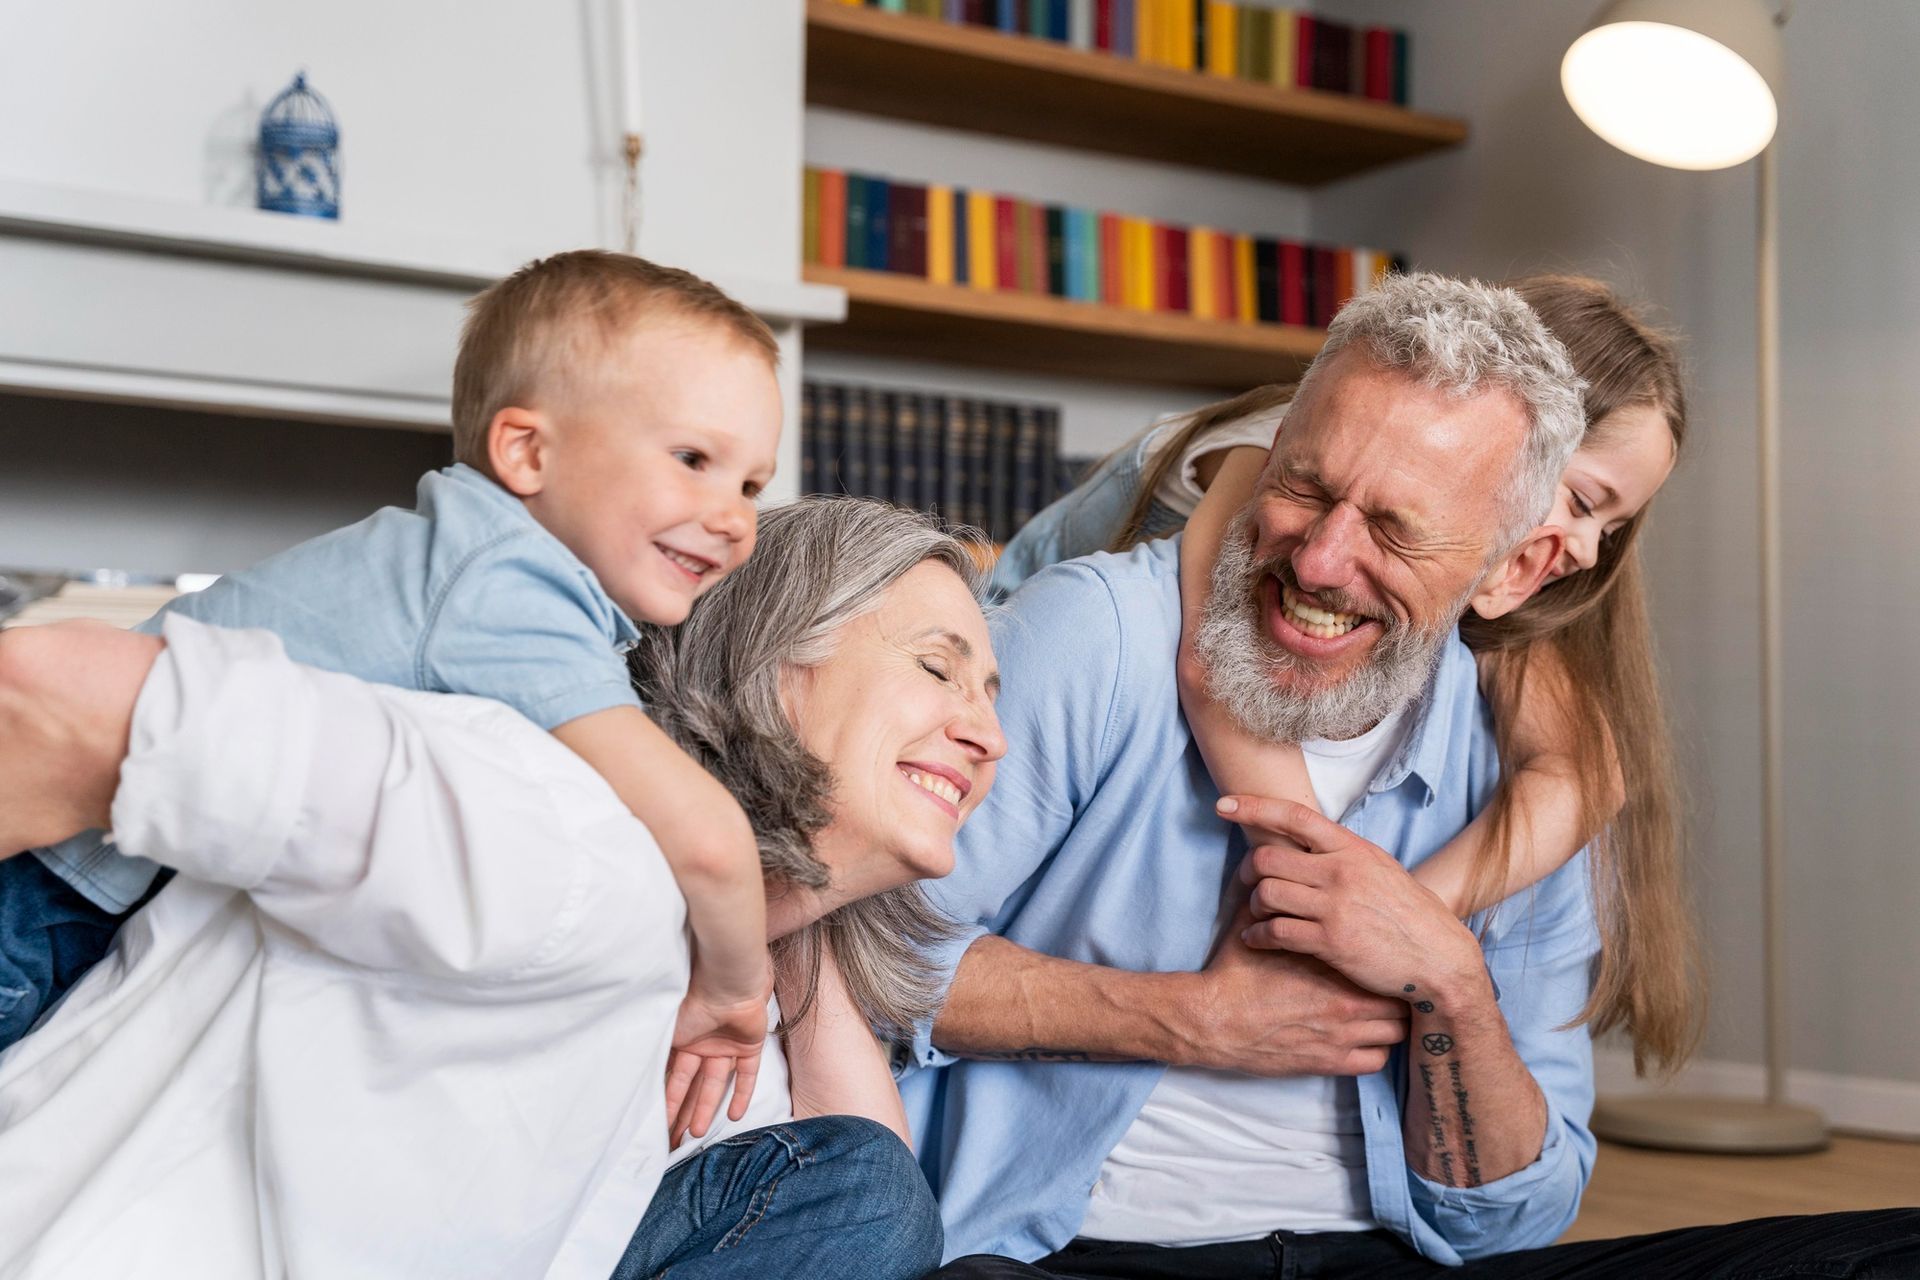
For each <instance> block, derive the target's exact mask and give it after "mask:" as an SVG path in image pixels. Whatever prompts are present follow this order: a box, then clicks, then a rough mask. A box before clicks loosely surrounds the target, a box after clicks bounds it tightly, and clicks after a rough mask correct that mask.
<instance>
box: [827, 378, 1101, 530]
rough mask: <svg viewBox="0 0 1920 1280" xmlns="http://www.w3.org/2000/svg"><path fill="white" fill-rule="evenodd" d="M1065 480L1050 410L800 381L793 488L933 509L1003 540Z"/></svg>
mask: <svg viewBox="0 0 1920 1280" xmlns="http://www.w3.org/2000/svg"><path fill="white" fill-rule="evenodd" d="M1067 483H1068V475H1067V468H1065V467H1064V466H1063V465H1062V464H1061V460H1060V410H1059V409H1058V408H1056V407H1054V406H1052V405H1044V404H1027V403H1013V402H1008V401H998V400H979V399H973V398H969V397H959V396H944V395H929V394H924V393H921V392H915V391H893V390H885V389H881V388H876V387H866V386H853V385H846V384H841V383H831V382H817V381H811V380H810V381H808V382H806V383H804V384H803V386H802V388H801V396H800V487H801V490H802V492H805V493H850V494H855V495H857V496H860V497H867V498H881V499H884V500H886V501H888V502H896V503H899V504H900V505H901V506H906V507H917V508H919V509H920V510H922V511H932V512H936V513H938V514H939V515H940V517H941V518H942V519H944V520H946V521H947V522H948V523H949V524H956V525H962V524H964V525H972V526H974V527H975V528H978V529H984V530H986V532H987V534H988V536H989V537H991V538H992V539H993V540H994V541H995V542H1005V541H1006V540H1007V539H1008V538H1010V537H1012V536H1013V534H1014V531H1015V530H1016V529H1018V528H1019V527H1020V526H1021V525H1023V524H1025V523H1026V522H1027V521H1028V520H1031V519H1032V518H1033V516H1034V514H1035V513H1036V512H1038V511H1039V510H1040V508H1042V507H1044V506H1046V505H1047V504H1048V503H1050V502H1052V501H1053V500H1054V498H1056V497H1058V496H1059V494H1060V493H1061V492H1062V491H1063V490H1064V488H1065V487H1066V485H1067Z"/></svg>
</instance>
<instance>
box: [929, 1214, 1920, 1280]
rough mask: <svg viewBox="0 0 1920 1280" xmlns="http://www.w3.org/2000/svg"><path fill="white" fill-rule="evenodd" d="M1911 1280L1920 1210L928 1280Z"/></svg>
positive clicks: (1160, 1256) (944, 1273) (1130, 1254)
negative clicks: (1804, 1279)
mask: <svg viewBox="0 0 1920 1280" xmlns="http://www.w3.org/2000/svg"><path fill="white" fill-rule="evenodd" d="M1801 1276H1821V1277H1828V1278H1830V1280H1912V1278H1914V1277H1920V1209H1869V1210H1864V1211H1862V1212H1859V1213H1826V1214H1813V1215H1809V1216H1806V1217H1794V1218H1757V1219H1755V1220H1753V1221H1751V1222H1735V1223H1731V1224H1729V1225H1727V1226H1721V1227H1685V1228H1682V1229H1681V1230H1678V1231H1662V1232H1660V1233H1659V1234H1657V1235H1648V1236H1627V1237H1624V1238H1622V1239H1619V1240H1583V1241H1580V1242H1578V1243H1576V1244H1559V1245H1552V1246H1549V1247H1548V1248H1545V1249H1526V1250H1522V1251H1520V1252H1518V1253H1504V1254H1500V1255H1499V1256H1497V1257H1492V1258H1482V1259H1480V1260H1478V1261H1476V1262H1469V1263H1467V1264H1466V1265H1465V1266H1460V1267H1447V1266H1442V1265H1441V1264H1439V1263H1437V1262H1430V1261H1428V1260H1427V1259H1425V1258H1422V1257H1421V1256H1420V1255H1419V1254H1417V1253H1415V1252H1414V1251H1413V1249H1412V1248H1410V1247H1409V1246H1407V1245H1406V1244H1403V1243H1402V1242H1401V1241H1400V1240H1399V1239H1398V1238H1396V1237H1395V1236H1392V1235H1389V1234H1388V1233H1387V1232H1384V1231H1367V1232H1333V1233H1329V1234H1326V1235H1296V1234H1294V1233H1292V1232H1288V1231H1279V1232H1275V1233H1274V1234H1273V1235H1270V1236H1267V1237H1266V1238H1265V1239H1261V1240H1246V1241H1239V1242H1236V1243H1233V1244H1215V1245H1199V1246H1196V1247H1194V1248H1188V1249H1168V1248H1161V1247H1159V1246H1156V1245H1144V1244H1110V1243H1107V1242H1104V1241H1098V1240H1076V1241H1074V1242H1073V1243H1072V1244H1070V1245H1068V1246H1067V1247H1066V1248H1064V1249H1062V1250H1061V1251H1060V1252H1058V1253H1056V1254H1052V1255H1051V1256H1049V1257H1045V1258H1042V1259H1040V1261H1039V1263H1038V1264H1037V1265H1029V1264H1027V1263H1024V1262H1015V1261H1013V1260H1012V1259H1010V1258H991V1257H987V1256H985V1255H975V1256H973V1257H970V1258H960V1259H957V1260H955V1261H953V1262H950V1263H948V1264H947V1265H946V1266H944V1267H942V1268H940V1269H939V1270H938V1271H936V1272H934V1273H933V1275H932V1276H929V1277H928V1280H1038V1278H1039V1277H1063V1278H1067V1280H1150V1278H1161V1280H1420V1278H1426V1277H1434V1278H1436V1280H1437V1278H1438V1277H1447V1278H1448V1280H1790V1278H1792V1277H1801Z"/></svg>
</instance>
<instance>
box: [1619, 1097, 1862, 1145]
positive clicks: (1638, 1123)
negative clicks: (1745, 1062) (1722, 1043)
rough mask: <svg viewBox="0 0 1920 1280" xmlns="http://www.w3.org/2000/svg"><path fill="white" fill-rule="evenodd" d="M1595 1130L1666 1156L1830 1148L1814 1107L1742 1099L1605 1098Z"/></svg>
mask: <svg viewBox="0 0 1920 1280" xmlns="http://www.w3.org/2000/svg"><path fill="white" fill-rule="evenodd" d="M1593 1131H1594V1133H1595V1134H1596V1135H1598V1136H1599V1137H1602V1138H1605V1139H1606V1140H1607V1141H1609V1142H1624V1143H1626V1144H1627V1145H1629V1146H1634V1147H1654V1148H1657V1149H1659V1150H1662V1151H1713V1152H1720V1153H1722V1154H1725V1155H1784V1154H1788V1153H1791V1152H1798V1151H1824V1150H1826V1147H1827V1122H1826V1118H1825V1117H1824V1116H1822V1115H1821V1114H1820V1113H1819V1112H1818V1111H1815V1110H1814V1109H1813V1108H1811V1107H1798V1106H1794V1105H1793V1104H1792V1103H1787V1102H1759V1101H1748V1100H1746V1099H1741V1098H1704V1097H1687V1096H1685V1095H1672V1094H1656V1095H1648V1096H1645V1097H1631V1098H1602V1099H1600V1100H1599V1101H1598V1102H1597V1103H1595V1104H1594V1108H1593Z"/></svg>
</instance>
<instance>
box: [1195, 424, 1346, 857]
mask: <svg viewBox="0 0 1920 1280" xmlns="http://www.w3.org/2000/svg"><path fill="white" fill-rule="evenodd" d="M1266 462H1267V451H1266V450H1265V449H1254V448H1244V447H1243V448H1237V449H1233V450H1230V451H1229V452H1227V453H1226V455H1225V456H1224V459H1223V460H1222V461H1221V462H1220V465H1219V468H1218V470H1217V471H1216V473H1215V474H1214V475H1213V477H1212V482H1211V483H1210V484H1208V485H1207V493H1206V496H1205V497H1204V498H1202V499H1201V500H1200V505H1199V506H1198V507H1197V508H1195V510H1194V513H1193V515H1192V516H1191V517H1189V518H1188V520H1187V531H1186V536H1185V538H1184V540H1183V541H1182V543H1181V546H1180V662H1179V678H1180V709H1181V710H1182V711H1183V712H1185V713H1186V717H1187V727H1188V728H1190V729H1192V730H1193V738H1194V742H1195V743H1196V744H1198V746H1199V748H1200V758H1201V759H1203V760H1204V761H1206V765H1207V772H1208V773H1210V774H1212V775H1213V783H1214V785H1215V786H1216V787H1218V788H1219V789H1220V793H1221V794H1222V795H1232V794H1235V793H1238V794H1241V795H1256V796H1271V797H1272V798H1274V799H1276V800H1293V801H1296V802H1298V803H1300V804H1304V805H1307V806H1308V807H1310V808H1312V809H1314V810H1315V811H1316V812H1317V811H1318V809H1319V805H1318V804H1317V803H1316V802H1315V800H1314V796H1313V784H1312V783H1311V782H1309V781H1308V779H1307V765H1306V759H1305V757H1303V756H1302V755H1301V754H1300V748H1299V747H1297V746H1295V745H1294V744H1293V743H1290V742H1287V743H1280V742H1263V741H1261V740H1260V739H1259V738H1256V737H1254V736H1253V735H1252V734H1250V733H1248V732H1247V731H1246V730H1245V729H1242V728H1241V727H1240V725H1239V723H1238V722H1237V721H1235V720H1234V719H1233V717H1232V716H1230V715H1228V714H1227V712H1226V711H1225V710H1224V709H1223V708H1221V707H1220V706H1219V705H1218V704H1216V703H1215V702H1214V700H1213V698H1212V697H1211V696H1210V695H1209V694H1208V693H1207V672H1206V668H1205V667H1204V666H1202V665H1201V662H1200V659H1199V657H1198V656H1197V655H1196V654H1195V653H1194V651H1193V637H1194V636H1195V635H1196V634H1197V633H1198V631H1199V627H1200V620H1201V618H1202V617H1204V616H1205V614H1206V609H1207V598H1208V596H1209V594H1210V593H1211V588H1212V573H1213V562H1214V560H1215V558H1216V557H1218V555H1219V554H1220V544H1221V542H1222V541H1223V540H1224V538H1225V536H1226V531H1227V525H1228V524H1229V523H1230V522H1231V521H1232V520H1233V517H1234V516H1235V515H1237V514H1239V511H1240V509H1241V508H1242V507H1244V506H1246V505H1247V502H1248V501H1249V500H1250V499H1251V498H1252V497H1253V488H1254V483H1255V482H1256V481H1257V480H1258V479H1259V478H1260V472H1261V470H1262V469H1263V468H1264V467H1265V466H1266ZM1198 469H1199V470H1200V473H1201V477H1202V479H1203V480H1204V479H1205V478H1206V461H1205V460H1203V461H1202V463H1201V466H1200V467H1199V468H1198ZM1247 834H1248V839H1249V840H1250V841H1256V842H1257V841H1258V840H1259V839H1261V837H1260V836H1259V835H1258V834H1257V833H1255V832H1253V831H1249V832H1248V833H1247Z"/></svg>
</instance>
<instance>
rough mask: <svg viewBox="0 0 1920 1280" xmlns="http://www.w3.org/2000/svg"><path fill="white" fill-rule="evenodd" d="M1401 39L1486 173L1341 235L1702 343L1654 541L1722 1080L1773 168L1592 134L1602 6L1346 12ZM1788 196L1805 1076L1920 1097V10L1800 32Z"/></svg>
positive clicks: (1743, 957)
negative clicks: (1688, 425) (1573, 293)
mask: <svg viewBox="0 0 1920 1280" xmlns="http://www.w3.org/2000/svg"><path fill="white" fill-rule="evenodd" d="M1320 7H1321V8H1323V9H1325V10H1327V11H1328V12H1329V13H1331V14H1334V15H1343V16H1346V17H1348V18H1349V19H1352V20H1364V21H1377V22H1386V23H1395V24H1403V25H1406V26H1408V27H1410V28H1411V30H1412V31H1413V39H1414V46H1415V48H1416V50H1417V51H1418V52H1417V55H1416V62H1415V83H1414V93H1415V95H1416V100H1417V101H1418V102H1419V103H1420V105H1422V106H1424V107H1428V108H1431V109H1433V110H1439V111H1446V112H1450V113H1457V114H1460V115H1464V116H1466V117H1468V118H1469V119H1470V120H1471V122H1472V125H1473V140H1472V142H1471V144H1470V146H1469V147H1468V148H1467V150H1466V151H1465V152H1464V153H1462V154H1459V155H1456V156H1451V157H1440V158H1434V159H1430V160H1427V161H1423V162H1420V163H1418V164H1414V165H1409V166H1406V167H1404V168H1402V169H1397V170H1394V171H1392V172H1389V173H1384V174H1381V175H1378V176H1376V177H1371V178H1365V179H1359V180H1355V181H1352V182H1348V183H1345V184H1342V185H1340V186H1339V187H1337V188H1334V189H1332V190H1330V191H1328V192H1326V193H1325V194H1319V195H1316V196H1315V197H1314V198H1313V201H1312V225H1313V230H1314V232H1315V234H1329V233H1331V232H1332V231H1333V230H1334V229H1336V228H1337V229H1338V230H1339V231H1340V232H1341V233H1342V234H1346V235H1353V236H1361V237H1364V236H1367V235H1369V234H1371V235H1373V236H1375V237H1377V238H1384V237H1388V236H1397V237H1398V243H1402V244H1405V245H1406V246H1408V247H1409V248H1410V249H1411V250H1412V251H1413V254H1414V257H1415V258H1416V260H1417V261H1418V262H1419V263H1420V264H1421V265H1423V266H1426V267H1431V268H1435V269H1440V270H1446V271H1453V272H1463V273H1476V274H1480V275H1485V276H1500V275H1506V274H1509V273H1513V272H1518V271H1526V270H1534V269H1539V268H1543V267H1551V268H1563V269H1574V270H1581V271H1587V272H1591V273H1593V274H1597V275H1602V276H1606V277H1608V278H1610V279H1612V280H1614V281H1615V282H1616V283H1617V284H1620V285H1622V286H1623V287H1625V288H1626V289H1627V290H1628V291H1629V293H1630V294H1631V295H1633V296H1637V297H1642V298H1648V299H1652V300H1654V301H1655V302H1657V303H1659V304H1661V306H1662V307H1663V308H1664V309H1665V310H1666V311H1667V313H1668V314H1669V317H1670V319H1671V321H1672V322H1673V323H1675V324H1677V325H1678V326H1679V327H1680V328H1681V329H1683V330H1684V331H1685V332H1686V333H1687V335H1688V337H1689V339H1690V341H1689V343H1688V351H1689V356H1690V363H1691V382H1690V389H1691V391H1692V394H1693V406H1692V407H1693V415H1692V416H1693V432H1694V434H1693V437H1692V440H1691V442H1690V447H1689V455H1688V457H1687V458H1686V459H1685V460H1684V461H1683V462H1682V464H1681V466H1680V468H1679V470H1678V472H1677V473H1676V475H1675V477H1674V479H1673V481H1672V483H1671V484H1670V486H1669V487H1668V490H1667V492H1666V493H1665V494H1663V495H1662V497H1661V499H1660V503H1659V505H1658V507H1657V509H1656V516H1655V520H1654V523H1653V528H1652V536H1651V538H1650V540H1649V546H1648V555H1649V558H1650V560H1651V563H1652V571H1653V588H1654V596H1655V601H1654V610H1655V616H1656V620H1657V625H1658V631H1659V643H1660V649H1661V654H1662V657H1663V658H1664V660H1665V665H1666V668H1667V671H1668V673H1669V684H1668V688H1669V691H1670V693H1671V695H1672V702H1673V712H1674V717H1675V719H1676V721H1677V723H1678V725H1679V728H1680V731H1681V735H1682V738H1683V740H1684V743H1685V746H1686V747H1687V749H1688V751H1689V755H1690V774H1691V782H1692V786H1693V792H1694V800H1695V805H1694V814H1695V835H1696V837H1697V842H1696V846H1695V853H1696V855H1697V857H1696V863H1695V865H1696V868H1697V875H1696V879H1697V883H1698V896H1699V899H1700V905H1701V910H1702V914H1703V917H1704V920H1705V922H1706V926H1707V931H1708V936H1709V940H1710V944H1711V948H1710V949H1711V959H1712V963H1713V977H1714V980H1715V992H1714V1003H1713V1017H1712V1025H1711V1033H1710V1038H1709V1041H1708V1044H1707V1048H1706V1052H1707V1055H1708V1056H1709V1057H1713V1058H1721V1059H1734V1060H1743V1061H1758V1060H1759V1057H1760V1053H1761V1048H1760V1045H1761V1041H1760V1026H1759V1016H1760V1014H1759V1010H1760V1004H1759V984H1758V965H1759V945H1760V944H1759V932H1758V916H1759V910H1760V885H1759V867H1758V862H1757V858H1758V840H1759V817H1758V814H1759V782H1758V771H1759V753H1758V745H1757V742H1758V734H1759V714H1758V710H1757V701H1756V700H1757V683H1756V682H1757V679H1758V674H1757V673H1758V653H1757V639H1756V619H1757V611H1758V584H1757V577H1756V575H1757V568H1756V563H1757V562H1756V552H1755V545H1756V544H1755V536H1756V534H1755V528H1756V525H1755V520H1756V516H1755V498H1754V487H1755V484H1756V472H1755V466H1754V445H1753V441H1754V404H1755V394H1754V390H1753V367H1754V365H1753V359H1754V356H1753V348H1754V342H1755V337H1754V324H1753V310H1754V301H1753V298H1754V294H1753V289H1754V283H1753V282H1754V267H1753V254H1754V240H1755V235H1754V225H1753V220H1754V212H1753V210H1754V179H1753V166H1752V165H1747V166H1742V167H1740V168H1738V169H1734V170H1730V171H1726V172H1722V173H1714V174H1696V173H1681V172H1676V171H1671V170H1665V169H1659V168H1656V167H1654V166H1652V165H1647V164H1644V163H1641V162H1640V161H1637V160H1634V159H1632V158H1630V157H1628V156H1626V155H1624V154H1622V153H1619V152H1617V151H1614V150H1613V149H1612V148H1610V147H1608V146H1607V145H1606V144H1604V143H1602V142H1601V141H1600V140H1599V139H1598V138H1597V137H1595V136H1593V135H1592V134H1590V133H1589V132H1588V131H1587V130H1586V129H1585V128H1584V126H1582V125H1581V124H1580V123H1579V121H1578V120H1577V119H1576V118H1575V117H1574V115H1573V113H1572V111H1571V110H1570V109H1569V108H1568V107H1567V105H1566V102H1565V100H1564V99H1563V98H1562V96H1561V94H1560V89H1559V81H1558V74H1559V64H1560V56H1561V54H1562V53H1563V52H1564V51H1565V49H1566V47H1567V45H1568V43H1569V42H1570V41H1571V40H1572V38H1573V37H1574V36H1575V35H1577V34H1578V33H1579V31H1580V30H1581V29H1582V27H1583V26H1584V24H1585V22H1586V21H1587V20H1588V19H1589V18H1590V17H1591V16H1592V12H1593V10H1594V9H1595V8H1597V4H1596V3H1595V0H1452V2H1450V3H1446V4H1429V5H1405V4H1396V3H1391V2H1390V0H1323V3H1322V4H1321V6H1320ZM1786 44H1787V52H1788V74H1789V84H1788V87H1787V96H1786V98H1785V101H1784V104H1783V108H1782V124H1781V129H1780V133H1779V136H1778V140H1777V142H1776V146H1777V147H1778V148H1779V164H1780V175H1781V206H1782V209H1781V221H1782V226H1781V258H1782V273H1783V274H1782V295H1783V302H1784V305H1783V310H1784V320H1783V336H1782V344H1783V356H1784V361H1783V366H1782V377H1783V383H1784V387H1785V395H1784V411H1783V424H1782V425H1783V431H1784V435H1785V447H1784V452H1783V458H1782V474H1783V478H1784V485H1785V490H1786V492H1785V499H1784V504H1783V505H1784V514H1783V529H1784V542H1785V547H1786V552H1785V602H1786V606H1785V607H1786V649H1785V659H1786V670H1787V688H1786V713H1787V724H1788V729H1787V759H1786V767H1787V771H1788V774H1789V784H1788V788H1787V798H1786V799H1787V835H1788V849H1789V852H1788V857H1789V862H1790V867H1791V875H1790V883H1791V891H1790V913H1791V925H1792V928H1791V938H1790V942H1789V960H1790V965H1791V972H1792V1004H1793V1019H1792V1027H1793V1061H1794V1064H1795V1065H1796V1066H1798V1067H1803V1068H1810V1069H1814V1070H1819V1071H1827V1072H1835V1073H1840V1074H1844V1075H1849V1076H1870V1077H1882V1078H1886V1079H1890V1080H1905V1081H1920V1030H1916V1025H1915V1014H1916V1012H1917V1011H1916V1008H1915V999H1914V996H1913V992H1914V991H1915V990H1916V986H1915V981H1914V975H1915V974H1916V973H1917V972H1920V928H1916V927H1915V924H1914V918H1915V915H1916V914H1917V913H1920V786H1916V785H1915V780H1916V777H1917V776H1920V730H1917V729H1916V726H1920V677H1916V676H1915V675H1914V672H1913V664H1912V658H1911V656H1910V655H1911V654H1912V653H1913V652H1914V651H1915V648H1916V645H1917V644H1920V558H1916V557H1915V556H1914V555H1913V553H1912V551H1911V549H1910V547H1911V542H1912V534H1911V525H1912V505H1913V504H1912V500H1911V496H1910V495H1911V492H1912V489H1913V486H1914V484H1915V483H1916V481H1920V433H1916V432H1915V430H1914V426H1915V416H1916V415H1915V413H1914V409H1913V407H1912V403H1911V397H1910V395H1909V394H1908V392H1907V388H1906V387H1905V385H1904V375H1905V374H1906V373H1907V371H1908V370H1909V369H1910V368H1911V363H1912V361H1913V359H1914V356H1915V352H1916V350H1917V349H1920V348H1917V346H1916V339H1920V247H1916V244H1915V241H1914V234H1913V229H1914V228H1915V227H1916V226H1920V162H1917V161H1916V157H1915V149H1914V139H1913V132H1912V128H1913V122H1914V121H1915V120H1917V119H1920V77H1916V76H1915V75H1914V73H1913V57H1914V52H1915V50H1916V49H1920V6H1915V5H1913V4H1911V3H1908V2H1907V0H1846V3H1844V4H1841V3H1824V4H1823V3H1802V4H1799V5H1796V6H1795V7H1794V13H1793V18H1792V22H1791V23H1790V25H1789V26H1788V27H1787V30H1786Z"/></svg>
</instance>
